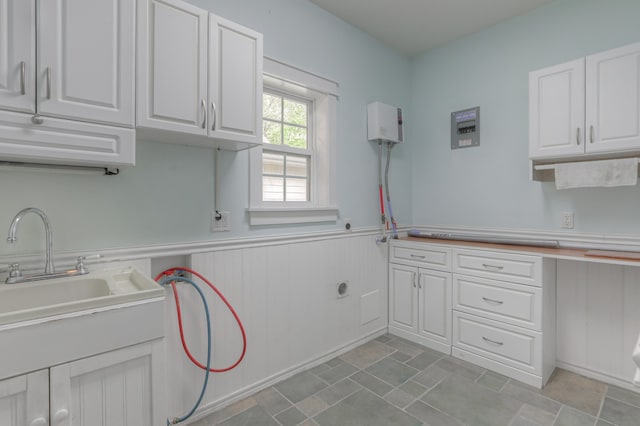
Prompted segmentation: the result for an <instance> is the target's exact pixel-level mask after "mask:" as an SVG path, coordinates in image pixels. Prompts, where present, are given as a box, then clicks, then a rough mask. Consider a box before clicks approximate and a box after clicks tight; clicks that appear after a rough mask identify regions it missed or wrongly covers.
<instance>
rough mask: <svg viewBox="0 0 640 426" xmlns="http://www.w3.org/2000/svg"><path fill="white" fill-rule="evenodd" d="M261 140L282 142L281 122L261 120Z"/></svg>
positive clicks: (275, 143) (278, 143) (279, 143)
mask: <svg viewBox="0 0 640 426" xmlns="http://www.w3.org/2000/svg"><path fill="white" fill-rule="evenodd" d="M262 142H264V143H270V144H274V145H281V144H282V124H280V123H274V122H273V121H268V120H262Z"/></svg>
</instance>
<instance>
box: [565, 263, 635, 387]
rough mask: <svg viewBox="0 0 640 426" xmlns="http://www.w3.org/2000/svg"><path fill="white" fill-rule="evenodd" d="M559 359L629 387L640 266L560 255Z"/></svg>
mask: <svg viewBox="0 0 640 426" xmlns="http://www.w3.org/2000/svg"><path fill="white" fill-rule="evenodd" d="M557 274H558V276H557V311H558V312H557V323H556V330H557V334H556V337H557V344H556V365H557V366H558V367H562V368H565V369H567V370H571V371H574V372H576V373H580V374H583V375H585V376H589V377H593V378H596V379H600V380H603V381H605V382H613V383H616V384H619V385H621V386H624V387H629V386H630V382H631V380H632V378H633V375H634V374H635V371H636V366H635V364H634V363H633V360H632V359H631V353H632V351H633V348H634V345H635V343H636V341H637V340H638V333H639V332H640V267H633V266H621V265H607V264H602V263H591V262H574V261H567V260H558V263H557Z"/></svg>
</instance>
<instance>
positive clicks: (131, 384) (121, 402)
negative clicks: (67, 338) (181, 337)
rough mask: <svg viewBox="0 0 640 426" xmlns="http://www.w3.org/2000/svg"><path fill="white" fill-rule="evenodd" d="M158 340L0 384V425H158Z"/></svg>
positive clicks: (160, 411)
mask: <svg viewBox="0 0 640 426" xmlns="http://www.w3.org/2000/svg"><path fill="white" fill-rule="evenodd" d="M163 356H164V350H163V345H162V340H161V339H159V340H156V341H152V342H147V343H142V344H138V345H135V346H130V347H126V348H123V349H118V350H115V351H112V352H107V353H104V354H100V355H96V356H92V357H89V358H84V359H80V360H77V361H73V362H70V363H66V364H62V365H58V366H54V367H51V368H50V369H44V370H39V371H36V372H33V373H28V374H24V375H22V376H18V377H13V378H10V379H5V380H3V381H0V424H2V425H7V426H9V425H10V426H13V425H16V426H18V425H20V426H22V425H29V426H47V425H51V426H110V425H140V426H144V425H148V426H154V425H160V424H164V423H165V422H166V418H165V415H164V412H163V405H164V401H163V400H162V391H161V389H162V387H163V386H164V383H162V369H163V368H164V366H163V362H162V360H163Z"/></svg>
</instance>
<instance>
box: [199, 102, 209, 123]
mask: <svg viewBox="0 0 640 426" xmlns="http://www.w3.org/2000/svg"><path fill="white" fill-rule="evenodd" d="M200 103H201V105H202V124H201V125H200V126H201V127H202V128H203V129H206V128H207V101H205V100H204V99H202V101H201V102H200Z"/></svg>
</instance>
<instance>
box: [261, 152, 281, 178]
mask: <svg viewBox="0 0 640 426" xmlns="http://www.w3.org/2000/svg"><path fill="white" fill-rule="evenodd" d="M262 173H266V174H270V175H281V176H282V175H284V154H274V153H271V152H266V151H265V152H264V153H263V154H262Z"/></svg>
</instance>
